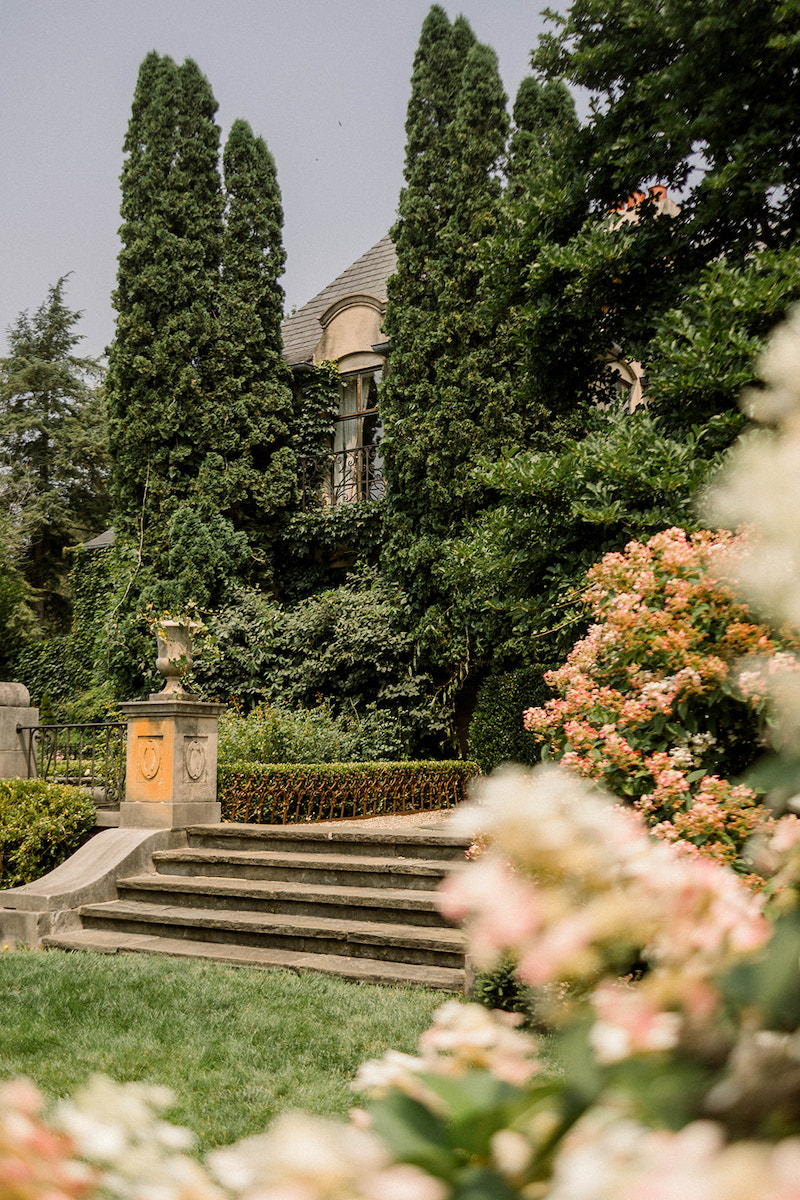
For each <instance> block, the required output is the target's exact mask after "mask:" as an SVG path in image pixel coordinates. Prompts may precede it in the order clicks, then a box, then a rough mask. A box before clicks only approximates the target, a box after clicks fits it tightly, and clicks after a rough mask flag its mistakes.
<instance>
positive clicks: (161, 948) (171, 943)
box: [43, 929, 464, 992]
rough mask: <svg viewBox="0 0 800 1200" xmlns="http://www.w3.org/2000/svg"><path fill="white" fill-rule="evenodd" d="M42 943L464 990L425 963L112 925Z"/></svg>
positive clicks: (455, 975)
mask: <svg viewBox="0 0 800 1200" xmlns="http://www.w3.org/2000/svg"><path fill="white" fill-rule="evenodd" d="M43 944H44V945H46V946H52V947H55V948H57V949H61V950H85V951H93V952H95V953H98V954H126V953H127V954H130V953H138V954H162V955H167V956H170V957H175V958H198V959H203V960H206V961H210V962H217V963H221V964H223V965H227V966H234V967H258V968H261V969H264V970H276V969H283V970H289V971H295V972H300V971H318V972H322V973H323V974H326V975H337V976H339V977H340V978H342V979H349V980H351V981H353V982H359V983H378V984H383V985H395V986H403V987H425V988H432V989H434V990H436V991H442V992H463V991H464V971H463V970H458V969H452V968H448V967H437V966H431V965H429V964H419V963H399V962H387V961H385V960H379V959H371V958H348V957H347V956H345V955H341V954H309V953H299V952H297V951H292V950H283V949H280V948H277V947H258V946H241V945H231V944H229V943H224V942H206V941H197V940H193V939H191V938H176V937H170V936H163V937H162V936H154V935H152V934H143V933H129V932H123V931H122V930H115V929H112V930H101V929H79V930H75V931H74V932H72V933H62V934H52V935H50V936H49V937H46V938H44V939H43Z"/></svg>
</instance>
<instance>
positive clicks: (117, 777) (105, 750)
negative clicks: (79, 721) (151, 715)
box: [19, 721, 127, 808]
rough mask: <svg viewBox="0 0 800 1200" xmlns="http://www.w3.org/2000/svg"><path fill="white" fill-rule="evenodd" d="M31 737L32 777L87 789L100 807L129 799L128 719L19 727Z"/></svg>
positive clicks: (28, 742) (28, 754)
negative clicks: (126, 753)
mask: <svg viewBox="0 0 800 1200" xmlns="http://www.w3.org/2000/svg"><path fill="white" fill-rule="evenodd" d="M19 733H20V734H21V735H22V736H23V737H24V738H26V739H27V746H26V752H27V758H28V776H29V778H31V779H44V780H46V781H47V782H48V783H66V784H71V785H72V786H73V787H82V788H86V789H87V791H89V792H90V793H91V795H92V799H93V800H94V802H95V804H96V805H97V807H98V808H113V807H115V806H116V805H117V804H119V802H120V801H121V800H124V798H125V749H126V744H127V724H126V722H125V721H106V722H95V723H93V724H89V725H35V726H33V728H31V729H24V728H19Z"/></svg>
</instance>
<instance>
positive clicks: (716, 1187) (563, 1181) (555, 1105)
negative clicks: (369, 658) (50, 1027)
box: [0, 317, 800, 1200]
mask: <svg viewBox="0 0 800 1200" xmlns="http://www.w3.org/2000/svg"><path fill="white" fill-rule="evenodd" d="M781 338H782V340H781V341H779V343H778V347H779V350H780V353H778V352H777V351H774V350H773V351H771V352H770V353H771V354H772V355H773V357H771V358H769V359H768V364H769V372H768V382H769V383H770V393H774V394H772V395H771V394H770V393H766V394H760V395H759V397H758V405H759V406H760V411H761V412H762V413H768V415H769V420H771V421H772V422H773V423H774V424H775V425H776V432H775V433H774V434H773V435H770V436H769V437H767V438H762V439H759V440H758V441H754V442H752V443H751V445H750V446H749V447H748V448H746V450H745V451H743V452H742V453H741V455H740V457H739V459H738V462H737V461H736V460H734V465H733V467H732V468H731V472H730V474H729V476H728V479H727V481H726V483H725V485H724V488H723V490H722V491H721V493H720V496H721V501H720V503H721V504H722V505H724V506H725V511H726V512H727V513H728V514H733V516H734V519H737V520H738V519H747V518H749V517H751V516H758V515H759V514H758V513H753V512H752V511H751V508H750V504H751V502H752V503H753V504H755V505H757V506H758V507H759V509H760V512H761V514H762V522H761V523H762V524H763V534H761V535H760V538H757V539H756V540H755V541H754V542H751V543H749V544H748V545H749V548H748V550H747V556H746V558H745V559H744V560H743V561H744V567H743V571H744V572H751V573H753V574H754V575H755V577H756V579H757V580H758V581H759V582H760V584H761V586H762V591H763V592H764V594H765V595H767V596H768V599H769V602H770V605H771V608H772V614H773V617H774V618H775V619H776V620H777V621H779V622H780V621H790V622H791V624H792V625H793V626H794V627H795V628H797V627H798V626H799V625H800V610H797V597H798V595H800V520H798V519H797V518H796V516H795V517H794V519H792V520H786V519H785V518H784V516H783V509H784V508H785V507H787V506H788V505H789V504H790V503H792V502H794V500H795V497H794V495H793V490H796V488H797V480H798V479H800V470H795V471H794V473H793V474H790V475H789V476H788V477H787V476H786V475H785V474H784V473H782V471H781V470H778V469H777V468H778V466H780V465H781V464H783V465H784V466H786V464H790V465H791V463H792V462H794V463H795V464H796V466H797V467H798V468H800V317H798V318H797V319H796V320H795V321H794V322H793V330H792V334H791V339H790V340H789V341H787V340H786V336H785V335H781ZM790 450H791V453H790ZM754 479H755V480H756V481H757V485H756V486H755V488H754V485H753V480H754ZM767 487H769V488H771V489H772V492H773V494H772V496H771V497H770V499H769V501H768V502H767V501H766V500H765V498H764V497H763V495H762V492H763V490H764V489H766V488H767ZM796 500H797V503H795V507H794V510H793V511H794V514H796V515H800V495H798V496H797V497H796ZM723 540H724V539H723ZM670 544H671V543H670V539H669V538H668V539H667V540H666V541H664V543H663V546H664V547H665V548H667V547H668V546H669V545H670ZM689 545H691V543H689ZM780 547H783V551H782V553H779V548H780ZM768 572H771V574H770V575H769V577H767V573H768ZM729 627H730V622H729V621H728V620H727V619H726V621H725V622H724V625H723V624H722V623H721V624H720V626H719V629H718V635H719V637H718V640H719V641H720V642H721V641H722V640H723V639H724V637H725V634H726V630H728V629H729ZM737 636H738V635H737ZM762 637H763V639H765V641H764V642H763V643H762V641H761V639H762ZM757 642H758V645H759V646H760V647H761V650H762V651H763V650H764V649H765V648H766V646H767V644H770V645H773V644H774V643H772V642H771V640H770V638H769V636H768V634H767V633H766V631H763V632H760V633H759V634H758V638H757ZM745 648H746V649H752V648H753V644H752V640H751V637H750V635H749V634H748V635H747V637H746V638H745ZM662 652H663V653H664V655H668V654H670V653H671V646H670V645H669V644H667V645H666V646H665V647H664V648H663V651H662ZM686 652H687V646H683V647H682V648H680V653H681V654H686ZM727 661H728V660H727V659H723V658H722V657H720V662H723V663H726V662H727ZM772 661H773V662H774V658H773V660H772ZM678 664H680V665H678ZM675 665H676V669H674V670H672V671H671V673H672V674H678V673H679V672H680V671H681V670H683V668H684V666H686V665H688V664H686V663H681V660H680V658H679V659H677V660H676V664H675ZM648 669H650V668H648ZM697 671H698V674H699V675H700V683H701V684H702V682H703V680H704V679H705V676H704V675H703V672H702V670H700V667H699V666H698V667H697ZM753 671H754V672H755V674H756V675H758V672H757V671H756V668H755V667H753ZM767 675H768V677H769V678H768V684H769V688H770V690H771V692H772V694H773V704H774V705H775V706H776V712H777V716H778V718H779V720H778V726H777V730H778V733H777V744H778V746H779V748H780V749H781V751H782V753H783V754H784V755H789V756H790V757H791V756H792V755H797V753H798V744H799V740H800V739H798V733H800V702H799V701H800V695H799V694H798V687H797V685H796V680H797V678H798V675H797V672H796V671H795V670H793V669H791V670H787V671H783V670H781V669H775V670H773V671H772V673H771V675H770V673H769V672H767ZM712 677H713V675H712V674H710V675H709V677H708V678H709V680H711V679H712ZM717 678H718V679H721V678H722V673H721V671H720V673H719V675H718V676H717ZM652 682H656V683H659V685H661V684H662V683H663V679H653V680H652ZM689 682H690V683H691V682H692V680H689ZM608 686H609V687H612V688H613V687H616V686H617V684H616V683H615V681H614V680H613V679H612V680H610V681H609V683H608ZM699 686H700V685H698V687H699ZM652 691H653V694H660V695H661V696H662V698H663V697H664V696H665V695H666V694H667V693H665V692H664V691H663V690H662V689H661V688H659V689H652ZM763 693H764V688H761V694H763ZM694 694H695V693H693V692H691V691H689V692H687V693H686V695H687V696H688V697H690V698H691V697H692V696H694ZM676 696H677V693H676V694H675V695H672V696H671V699H668V701H667V707H671V706H672V704H673V703H674V704H675V706H676V708H677V705H678V704H679V703H680V700H678V699H676ZM687 704H688V701H687ZM647 711H651V710H649V709H648V710H647ZM688 711H689V709H688V707H687V712H688ZM665 715H669V714H665ZM678 715H679V716H680V717H681V720H682V721H684V724H683V725H682V726H681V727H682V728H684V729H686V728H688V726H687V725H686V723H685V722H686V718H684V717H683V716H681V714H680V713H678ZM698 731H699V732H702V731H703V727H700V728H699V730H698ZM697 769H700V768H697ZM587 774H589V772H587ZM786 778H792V776H791V772H790V774H789V775H788V776H786ZM706 786H708V785H706ZM482 788H483V793H482V796H481V798H480V800H481V802H480V803H478V804H476V805H474V806H472V807H471V808H466V809H464V810H463V812H462V814H461V815H460V817H459V818H458V819H459V820H460V821H461V822H462V828H463V829H464V830H468V831H469V832H470V833H471V834H472V836H473V837H474V838H475V839H479V840H482V842H483V844H485V846H486V849H485V851H484V853H482V854H481V855H480V856H479V857H478V858H477V859H476V860H475V861H472V862H468V863H466V864H465V865H464V866H463V867H462V868H461V869H460V870H458V871H457V872H456V873H455V874H453V875H452V876H451V878H450V879H449V881H448V882H447V884H446V887H445V890H444V893H443V896H442V905H443V908H444V911H445V912H446V913H448V914H449V915H450V916H451V917H453V918H457V919H460V920H463V921H464V922H465V927H466V931H467V935H468V939H469V944H470V948H471V951H472V954H473V956H474V959H475V962H476V964H477V965H478V966H483V967H491V965H492V964H493V963H494V962H496V961H499V960H500V959H501V958H502V956H504V955H507V954H509V953H510V954H512V955H513V956H514V957H515V958H516V960H517V961H518V963H519V972H520V974H521V976H522V978H523V979H524V980H525V981H526V982H527V983H529V984H531V985H532V986H535V987H537V988H539V989H541V992H542V996H543V1002H544V1003H546V1004H549V1012H548V1015H549V1020H550V1022H551V1025H552V1028H553V1034H552V1037H551V1038H550V1040H549V1042H548V1044H547V1046H546V1048H545V1049H546V1053H545V1052H544V1051H543V1050H542V1048H541V1047H539V1046H538V1045H537V1044H536V1041H535V1040H534V1039H533V1038H532V1037H530V1036H529V1035H528V1034H526V1033H524V1032H523V1031H522V1030H521V1029H520V1028H519V1025H518V1021H519V1018H518V1017H516V1016H514V1015H510V1014H502V1013H500V1014H498V1013H489V1012H488V1011H487V1010H485V1009H483V1008H480V1007H479V1006H475V1005H463V1004H460V1003H457V1002H451V1003H449V1004H447V1005H445V1006H444V1007H443V1008H442V1009H441V1010H440V1011H439V1013H438V1015H437V1018H436V1020H435V1022H434V1025H433V1026H432V1028H431V1029H430V1030H428V1031H427V1032H426V1033H425V1034H424V1035H423V1037H422V1039H421V1042H420V1047H419V1054H418V1055H417V1056H414V1055H401V1054H397V1053H395V1052H389V1053H388V1054H386V1055H385V1056H384V1057H383V1059H381V1060H378V1061H375V1062H370V1063H366V1064H364V1066H363V1067H362V1069H361V1072H360V1074H359V1077H358V1079H357V1080H356V1084H355V1087H356V1088H357V1089H358V1090H359V1091H360V1092H362V1094H363V1095H364V1097H365V1099H364V1107H363V1108H359V1109H356V1110H354V1112H353V1114H352V1117H351V1121H350V1123H349V1124H348V1125H336V1124H334V1123H331V1122H327V1121H322V1120H317V1119H314V1118H311V1117H307V1116H304V1115H301V1114H300V1115H298V1114H295V1115H291V1114H290V1115H287V1116H284V1117H282V1118H281V1119H279V1121H277V1122H276V1124H275V1125H274V1126H273V1127H272V1129H271V1130H270V1131H268V1132H267V1133H266V1134H264V1135H263V1136H259V1137H256V1138H250V1139H247V1140H246V1141H245V1142H242V1143H240V1144H238V1145H236V1146H232V1147H228V1148H227V1149H225V1150H221V1151H217V1152H216V1153H215V1154H213V1155H212V1156H211V1157H210V1159H209V1161H208V1163H207V1164H205V1165H201V1164H200V1163H198V1162H196V1161H195V1160H194V1159H192V1158H190V1157H189V1156H188V1154H187V1150H188V1149H189V1148H190V1147H189V1140H190V1137H191V1135H187V1133H186V1131H185V1130H180V1129H175V1128H174V1127H173V1126H171V1125H169V1124H167V1123H166V1122H164V1121H163V1120H162V1118H161V1117H160V1115H159V1114H160V1109H161V1108H162V1107H163V1106H164V1104H165V1103H166V1101H167V1100H168V1097H167V1096H166V1095H165V1094H163V1093H162V1091H161V1090H160V1089H148V1088H145V1087H143V1086H142V1085H135V1084H128V1085H124V1086H118V1085H114V1084H111V1083H109V1082H108V1081H107V1080H102V1079H100V1080H95V1081H94V1082H93V1083H92V1084H91V1085H90V1086H89V1088H88V1089H86V1090H85V1091H84V1092H83V1093H82V1094H81V1095H79V1096H78V1097H76V1099H75V1100H74V1101H71V1102H64V1103H62V1104H61V1105H59V1106H58V1108H57V1109H56V1110H55V1112H54V1113H53V1114H51V1115H50V1116H49V1117H47V1119H45V1117H44V1116H43V1115H42V1107H41V1099H40V1097H39V1096H38V1094H37V1093H36V1092H35V1089H33V1088H32V1087H30V1085H27V1084H25V1083H24V1082H17V1083H14V1084H10V1085H7V1086H6V1087H5V1088H3V1089H2V1090H0V1196H2V1197H3V1198H4V1200H5V1197H8V1198H9V1200H80V1198H81V1197H92V1198H93V1200H94V1198H95V1197H96V1198H97V1200H100V1198H101V1197H112V1198H115V1200H223V1198H237V1200H239V1198H240V1200H448V1198H450V1200H515V1198H517V1200H687V1198H689V1197H690V1198H691V1200H800V819H798V816H797V815H796V813H797V812H798V811H800V794H797V793H798V791H800V789H796V790H795V793H791V792H789V793H787V792H786V788H785V783H784V792H783V795H784V799H785V801H786V803H785V809H787V810H788V811H787V812H786V813H785V815H782V816H781V815H779V814H776V815H778V819H776V820H775V821H774V823H773V825H772V827H771V828H770V829H769V831H767V832H766V833H763V834H762V836H761V839H760V841H759V843H758V844H757V845H756V846H754V847H753V849H752V859H753V865H754V868H755V869H757V870H758V871H760V872H761V873H762V875H763V878H764V880H765V886H764V888H763V889H762V890H761V891H760V892H759V893H758V894H756V893H754V892H752V891H750V890H749V889H748V888H747V887H746V886H745V884H744V883H743V882H742V881H741V879H740V878H739V877H738V876H737V875H735V874H734V873H733V872H732V871H731V870H730V869H729V868H728V867H727V866H725V865H724V864H723V863H721V862H719V861H714V859H713V858H708V857H703V856H701V855H697V854H695V855H687V854H685V853H680V852H679V851H678V850H677V849H676V847H675V846H674V845H673V844H671V843H670V841H669V840H663V839H662V840H657V839H654V838H652V837H651V836H650V833H649V832H648V828H647V824H646V822H645V820H644V816H643V814H642V813H641V812H636V811H635V810H634V809H632V808H631V807H623V806H621V805H620V804H619V803H617V802H616V801H615V798H614V797H613V796H611V795H609V794H608V793H606V792H605V791H603V790H602V789H601V788H600V787H599V786H598V785H597V783H596V782H594V781H593V780H591V779H588V778H584V779H581V778H579V777H577V776H576V775H575V774H574V773H573V772H569V771H566V770H564V769H563V768H561V767H556V766H553V765H543V766H541V767H538V768H536V769H535V770H534V771H533V772H531V773H530V774H523V773H521V772H520V773H516V774H507V775H501V776H497V777H495V778H493V779H489V780H488V781H484V782H483V784H482ZM624 794H625V795H626V796H630V795H631V794H632V793H630V792H629V791H628V792H624Z"/></svg>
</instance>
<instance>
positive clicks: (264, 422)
mask: <svg viewBox="0 0 800 1200" xmlns="http://www.w3.org/2000/svg"><path fill="white" fill-rule="evenodd" d="M223 167H224V174H225V191H226V198H227V208H226V214H225V229H224V234H223V238H222V276H221V286H220V311H219V319H220V342H219V346H218V353H217V361H216V371H217V384H216V390H215V397H216V401H217V406H218V408H217V413H218V416H217V426H216V437H215V439H214V443H213V444H214V446H215V448H216V455H217V459H216V460H215V461H217V466H218V471H219V473H220V479H221V480H223V481H224V492H223V494H222V495H221V496H220V497H219V508H220V510H221V511H223V512H224V513H226V515H228V516H229V517H230V519H231V520H232V522H233V524H234V526H235V527H236V528H237V529H241V530H243V531H244V532H245V533H246V534H247V536H248V539H249V541H250V544H251V547H252V548H253V549H254V551H256V552H257V553H258V554H259V555H260V556H262V557H263V555H265V554H268V552H269V550H270V548H271V546H272V544H273V542H274V539H275V536H276V533H277V524H278V521H277V520H276V518H278V517H279V516H280V514H281V513H284V512H285V511H286V510H287V508H288V507H289V506H290V505H291V503H292V501H293V499H294V496H295V493H296V474H297V471H296V461H295V456H294V452H293V451H292V449H291V448H290V446H289V438H290V425H289V423H290V419H291V415H292V405H293V397H292V391H291V387H290V382H291V373H290V371H289V368H288V367H287V366H286V364H285V363H284V361H283V357H282V354H281V349H282V343H281V319H282V315H283V289H282V288H281V286H280V284H279V283H278V280H279V278H280V276H281V275H282V274H283V268H284V263H285V259H286V255H285V253H284V249H283V243H282V236H281V231H282V227H283V208H282V205H281V195H280V189H279V187H278V181H277V177H276V173H275V162H274V160H273V158H272V155H271V154H270V152H269V150H268V149H267V146H266V144H265V142H264V140H263V139H262V138H260V137H256V136H255V135H254V134H253V131H252V129H251V128H250V126H249V125H248V124H247V122H246V121H236V122H234V124H233V126H232V128H231V131H230V135H229V137H228V140H227V143H226V145H225V151H224V154H223ZM207 465H210V463H208V461H207Z"/></svg>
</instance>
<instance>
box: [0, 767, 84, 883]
mask: <svg viewBox="0 0 800 1200" xmlns="http://www.w3.org/2000/svg"><path fill="white" fill-rule="evenodd" d="M94 822H95V807H94V804H93V803H92V801H91V800H90V799H89V797H88V796H87V795H86V793H85V792H84V791H83V790H82V789H81V788H76V787H65V786H64V785H63V784H57V783H44V782H43V781H41V780H38V779H2V780H0V888H10V887H19V886H20V884H23V883H31V882H32V881H33V880H34V879H39V878H40V877H41V876H42V875H46V874H47V872H48V871H52V870H53V868H54V867H58V866H60V865H61V863H62V862H64V860H65V859H67V858H69V856H70V854H72V853H73V852H74V851H75V850H77V849H78V847H79V846H80V845H82V843H83V842H85V841H86V839H87V838H88V836H89V834H90V833H91V831H92V828H93V827H94Z"/></svg>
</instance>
